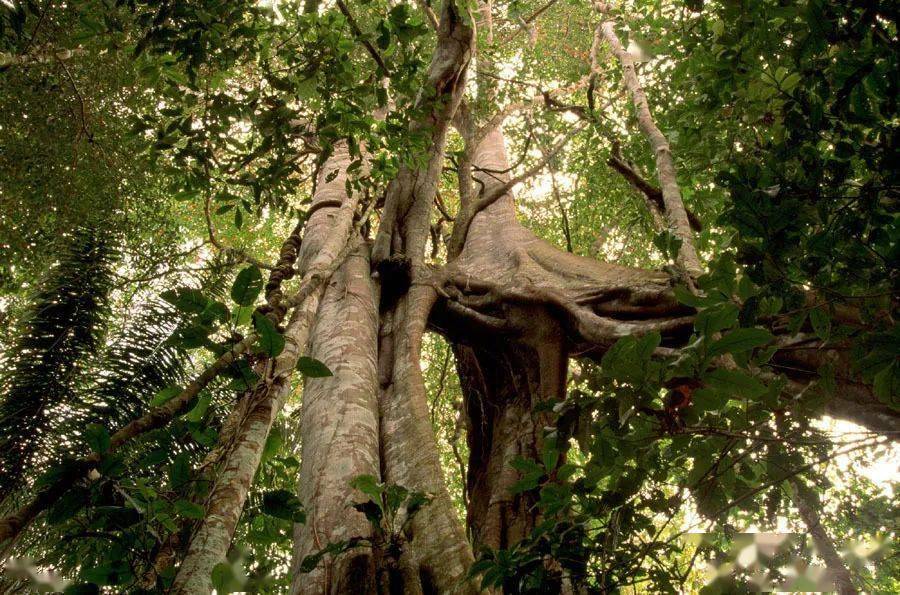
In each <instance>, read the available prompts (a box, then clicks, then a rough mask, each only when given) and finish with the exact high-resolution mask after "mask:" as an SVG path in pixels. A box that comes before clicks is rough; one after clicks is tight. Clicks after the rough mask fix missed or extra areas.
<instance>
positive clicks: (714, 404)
mask: <svg viewBox="0 0 900 595" xmlns="http://www.w3.org/2000/svg"><path fill="white" fill-rule="evenodd" d="M691 400H692V402H693V404H694V406H695V407H697V408H698V409H699V410H700V411H717V410H719V409H722V408H723V407H725V405H726V404H727V403H728V395H727V394H726V393H723V392H722V391H719V390H715V389H712V388H698V389H697V390H695V391H694V394H693V395H692V397H691Z"/></svg>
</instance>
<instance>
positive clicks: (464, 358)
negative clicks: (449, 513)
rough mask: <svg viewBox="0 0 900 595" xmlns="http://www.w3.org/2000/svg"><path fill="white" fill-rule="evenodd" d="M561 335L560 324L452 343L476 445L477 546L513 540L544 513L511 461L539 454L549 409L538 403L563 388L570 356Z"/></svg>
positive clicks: (473, 515)
mask: <svg viewBox="0 0 900 595" xmlns="http://www.w3.org/2000/svg"><path fill="white" fill-rule="evenodd" d="M548 326H549V325H548ZM550 328H552V327H550ZM560 337H561V334H559V333H558V332H557V335H556V337H555V338H554V337H548V341H547V342H545V343H536V344H533V345H532V344H527V343H512V342H509V343H507V344H506V345H505V346H504V345H500V344H492V343H485V344H481V345H479V346H478V347H471V346H464V345H460V344H457V345H456V346H455V347H454V353H455V355H456V362H457V370H458V372H459V376H460V382H461V384H462V389H463V397H464V407H465V409H464V411H465V414H466V421H467V427H466V429H467V437H468V444H469V453H470V455H469V465H468V472H467V484H466V490H467V493H468V494H469V499H470V503H471V504H470V506H469V509H468V514H467V518H466V522H467V524H468V527H469V531H470V533H471V536H472V539H473V541H474V542H475V544H476V545H477V546H481V545H485V546H489V547H491V548H502V549H506V548H509V547H510V546H512V545H514V544H515V543H517V542H518V541H520V540H521V539H523V538H525V537H527V536H528V535H529V534H530V532H531V530H532V529H533V528H534V526H535V524H536V523H537V521H538V515H537V511H536V510H535V508H534V504H535V502H536V494H534V493H533V492H526V493H520V494H513V493H512V491H511V490H512V488H513V486H514V484H515V483H516V481H518V479H519V474H518V472H517V471H516V470H515V468H514V467H513V466H512V463H513V461H514V460H515V459H517V458H519V457H521V458H524V459H528V460H540V452H541V448H542V444H543V429H544V428H546V427H547V426H549V425H550V424H551V419H550V417H551V416H550V415H549V414H548V413H547V412H544V413H537V412H535V410H534V408H535V406H536V405H538V404H539V403H540V402H541V401H543V400H545V399H561V398H563V396H564V394H565V373H566V369H565V366H566V361H567V357H566V354H565V351H564V348H563V346H562V345H560V342H559V340H558V339H559V338H560Z"/></svg>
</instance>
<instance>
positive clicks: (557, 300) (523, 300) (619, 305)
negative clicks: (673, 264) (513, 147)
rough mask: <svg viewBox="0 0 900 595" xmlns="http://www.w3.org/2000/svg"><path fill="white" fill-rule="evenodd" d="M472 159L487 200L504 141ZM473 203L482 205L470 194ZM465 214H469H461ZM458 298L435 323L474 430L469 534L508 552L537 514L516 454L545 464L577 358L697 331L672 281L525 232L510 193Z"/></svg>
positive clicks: (494, 214) (466, 257)
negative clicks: (542, 407)
mask: <svg viewBox="0 0 900 595" xmlns="http://www.w3.org/2000/svg"><path fill="white" fill-rule="evenodd" d="M468 152H469V155H468V157H469V158H470V159H471V162H472V165H473V166H474V169H475V171H476V172H479V173H476V174H475V178H476V180H478V181H479V183H480V186H482V187H483V190H482V194H486V193H488V192H491V191H492V189H493V188H495V187H498V186H499V185H502V184H505V183H506V182H507V181H508V179H509V175H508V174H486V173H483V172H485V171H492V172H497V171H505V170H508V169H509V164H508V160H507V157H506V149H505V146H504V139H503V135H502V133H501V132H500V130H499V129H494V130H490V131H488V132H487V134H486V135H484V137H483V138H482V139H480V140H479V141H478V142H477V145H476V146H474V147H471V146H470V147H469V150H468ZM472 198H473V199H474V197H472ZM463 208H465V206H464V207H463ZM447 279H448V283H447V285H445V287H444V288H443V289H444V290H445V291H446V292H447V295H448V299H444V300H441V301H440V302H439V304H438V306H437V308H436V309H435V312H434V313H433V315H432V318H431V321H430V322H431V327H432V328H433V329H434V330H437V331H438V332H441V333H442V334H444V335H446V336H447V337H448V338H449V339H450V340H451V341H452V342H454V352H455V354H456V356H457V368H458V371H459V374H460V381H461V385H462V389H463V393H464V397H465V412H466V418H467V429H468V431H469V435H468V439H469V449H470V458H469V471H468V482H467V488H468V490H469V497H470V506H469V511H468V518H467V522H468V526H469V530H470V531H471V534H472V537H473V539H474V540H475V542H476V544H479V545H487V546H490V547H494V548H498V547H499V548H508V547H510V546H512V545H514V544H515V543H516V542H517V541H519V540H520V539H522V538H523V537H525V536H526V535H528V534H529V533H530V531H531V529H533V528H534V525H535V523H536V522H537V520H538V518H537V515H536V511H535V510H534V509H533V504H534V501H535V495H534V494H528V493H525V494H519V495H512V494H511V493H510V488H511V487H512V486H513V484H514V483H515V482H516V481H517V480H518V477H519V476H518V472H517V471H515V470H514V469H513V468H512V467H510V463H511V462H512V461H513V460H514V459H515V458H517V457H523V458H530V459H539V455H540V452H541V448H542V442H543V436H542V429H543V428H544V427H546V426H547V425H549V416H548V415H547V414H542V413H536V412H535V411H534V407H535V405H537V404H538V403H540V402H541V401H542V400H545V399H561V398H564V396H565V380H566V366H567V360H568V357H569V356H570V355H573V356H588V357H595V358H596V357H599V356H601V355H602V354H603V352H604V351H605V349H606V348H608V347H609V346H610V345H612V344H613V343H614V342H615V341H616V340H617V339H618V338H620V337H622V336H625V335H630V334H641V333H644V332H648V331H651V330H659V331H661V332H663V333H664V334H666V335H667V337H668V338H669V339H670V340H672V339H674V338H677V337H679V336H684V335H685V334H686V333H688V332H689V329H690V321H689V317H688V318H685V316H686V315H687V314H689V310H687V309H685V308H683V307H681V306H679V305H678V304H677V303H676V302H675V300H674V299H673V298H672V297H671V293H670V282H669V279H668V277H667V276H666V275H664V274H661V273H654V272H651V271H642V270H639V269H630V268H625V267H619V266H615V265H610V264H607V263H602V262H598V261H595V260H592V259H588V258H584V257H580V256H576V255H573V254H570V253H568V252H565V251H563V250H560V249H557V248H556V247H554V246H552V245H550V244H549V243H547V242H545V241H543V240H541V239H539V238H537V237H536V236H534V235H533V234H532V233H531V232H529V231H528V230H526V229H525V228H524V227H522V226H521V225H520V224H519V223H518V221H517V220H516V216H515V206H514V201H513V197H512V194H511V193H509V192H507V193H506V194H505V195H504V196H502V197H501V198H499V199H498V200H497V201H496V202H494V203H493V204H491V205H489V206H487V207H486V208H485V209H484V210H483V211H481V212H478V213H476V214H475V216H474V218H473V219H472V222H471V225H470V227H469V229H468V232H467V234H466V238H465V244H464V246H463V249H462V251H461V253H460V255H459V257H458V258H457V259H455V260H454V261H453V262H451V263H450V265H448V274H447Z"/></svg>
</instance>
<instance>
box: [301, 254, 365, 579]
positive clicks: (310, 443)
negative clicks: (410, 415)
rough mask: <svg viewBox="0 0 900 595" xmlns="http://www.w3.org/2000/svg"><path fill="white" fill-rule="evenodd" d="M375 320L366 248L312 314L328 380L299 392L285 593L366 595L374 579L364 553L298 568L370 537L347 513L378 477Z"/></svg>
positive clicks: (316, 352) (315, 350) (359, 518)
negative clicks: (366, 483)
mask: <svg viewBox="0 0 900 595" xmlns="http://www.w3.org/2000/svg"><path fill="white" fill-rule="evenodd" d="M377 328H378V312H377V309H376V304H375V292H374V288H373V286H372V281H371V279H370V277H369V259H368V247H367V246H365V247H361V248H360V249H359V250H357V252H356V253H354V254H353V255H351V257H350V258H349V259H347V261H346V262H345V263H344V265H343V266H342V267H341V268H340V270H338V272H337V273H336V274H335V275H334V277H333V278H332V280H331V282H330V283H329V285H328V288H327V289H326V290H325V295H324V297H323V299H322V303H321V305H320V307H319V312H318V315H317V317H316V323H315V326H314V328H313V331H312V340H311V346H310V356H311V357H314V358H315V359H317V360H319V361H321V362H323V363H325V364H326V365H327V366H328V367H329V369H331V371H332V373H333V374H334V375H333V376H331V377H328V378H311V379H309V380H307V382H306V385H305V386H304V389H303V409H302V414H301V421H300V424H301V430H302V436H303V452H302V462H301V468H300V483H299V494H300V499H301V501H302V502H303V505H304V508H305V509H306V523H304V524H298V525H296V526H295V529H294V562H293V565H292V566H293V576H294V580H293V585H292V588H291V592H292V593H304V594H309V595H314V594H320V593H353V592H371V591H372V590H373V587H374V585H373V584H372V579H373V577H374V576H375V569H374V567H373V559H372V552H371V550H370V549H369V548H365V547H361V548H356V549H353V550H351V551H349V552H347V553H346V554H344V555H342V556H340V557H338V558H337V559H332V558H330V557H329V558H327V559H325V560H324V561H323V563H322V564H320V565H319V566H318V567H317V568H316V569H315V570H313V571H312V572H310V573H307V574H300V573H299V572H298V570H299V564H300V562H301V561H302V560H303V558H304V557H306V556H308V555H310V554H313V553H315V552H317V551H319V550H320V549H322V548H323V547H325V546H326V545H328V544H329V543H333V542H338V541H345V540H348V539H350V538H353V537H364V538H365V537H369V536H370V534H371V532H372V529H371V526H370V525H369V522H368V520H366V518H365V516H364V515H363V514H362V513H360V512H357V511H355V510H354V509H353V508H352V505H353V504H354V503H356V502H361V501H364V498H361V497H360V496H359V495H355V494H354V493H353V492H352V490H351V489H350V482H351V481H352V480H353V478H354V477H356V476H358V475H363V474H366V475H372V476H375V477H380V475H381V471H380V468H379V467H380V465H379V434H378V398H377V395H378V384H377V377H376V372H375V359H376V356H375V349H376V334H377Z"/></svg>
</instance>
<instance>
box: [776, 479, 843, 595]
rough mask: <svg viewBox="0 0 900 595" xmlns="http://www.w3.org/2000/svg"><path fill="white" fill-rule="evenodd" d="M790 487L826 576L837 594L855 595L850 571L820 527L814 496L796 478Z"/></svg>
mask: <svg viewBox="0 0 900 595" xmlns="http://www.w3.org/2000/svg"><path fill="white" fill-rule="evenodd" d="M791 486H792V487H793V488H794V494H793V500H794V505H795V506H796V507H797V510H798V511H799V512H800V518H802V519H803V522H804V524H805V525H806V528H807V529H809V534H810V535H811V536H812V539H813V543H814V544H815V546H816V551H817V552H818V553H819V555H820V556H822V559H823V560H825V566H826V568H827V569H828V576H829V578H830V579H831V581H832V582H833V583H834V586H835V588H836V589H837V592H838V593H840V595H856V593H858V592H859V591H857V589H856V587H855V586H854V585H853V578H852V577H851V576H850V571H849V570H847V566H846V565H845V564H844V560H843V559H842V558H841V556H840V554H839V553H838V551H837V549H835V547H834V541H832V539H831V537H830V536H829V535H828V532H827V531H826V530H825V527H823V526H822V521H821V519H820V518H819V512H818V511H817V510H816V504H815V503H814V502H815V501H814V498H815V496H814V495H813V494H810V493H809V489H808V488H807V487H806V486H804V485H803V484H802V483H801V482H800V481H799V480H798V479H797V478H793V479H792V480H791Z"/></svg>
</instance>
